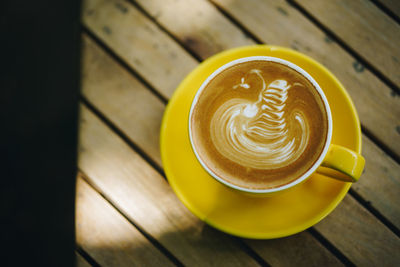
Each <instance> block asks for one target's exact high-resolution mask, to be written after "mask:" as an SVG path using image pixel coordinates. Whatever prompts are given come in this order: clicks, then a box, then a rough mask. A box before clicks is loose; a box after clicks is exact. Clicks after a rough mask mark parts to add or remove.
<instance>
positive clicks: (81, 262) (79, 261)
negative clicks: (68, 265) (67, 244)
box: [75, 252, 92, 267]
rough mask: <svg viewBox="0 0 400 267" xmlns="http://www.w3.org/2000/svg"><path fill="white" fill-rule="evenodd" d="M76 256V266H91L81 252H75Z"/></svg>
mask: <svg viewBox="0 0 400 267" xmlns="http://www.w3.org/2000/svg"><path fill="white" fill-rule="evenodd" d="M75 256H76V267H91V266H92V265H90V264H89V263H88V262H87V261H86V260H85V259H84V258H83V257H82V256H81V255H80V254H79V253H77V252H75Z"/></svg>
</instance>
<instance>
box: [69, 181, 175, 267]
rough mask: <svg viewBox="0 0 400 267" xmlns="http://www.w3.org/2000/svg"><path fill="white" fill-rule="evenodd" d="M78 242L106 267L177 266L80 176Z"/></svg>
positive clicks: (78, 189)
mask: <svg viewBox="0 0 400 267" xmlns="http://www.w3.org/2000/svg"><path fill="white" fill-rule="evenodd" d="M76 195H77V199H76V240H77V243H78V245H79V246H81V247H82V248H83V249H84V250H85V251H86V252H87V253H89V254H90V255H91V257H93V258H94V259H95V260H96V262H97V263H99V264H100V265H104V266H111V265H112V266H161V265H162V266H174V264H172V263H171V261H169V259H168V258H167V257H166V256H164V254H162V253H161V252H160V251H159V250H157V249H156V248H155V247H154V246H153V245H152V244H151V243H150V242H149V241H148V240H147V239H146V238H145V237H144V236H143V235H142V234H141V233H140V232H139V231H138V230H137V229H136V228H135V227H134V226H133V225H132V224H130V223H129V222H128V221H127V220H126V219H125V218H124V217H123V216H122V215H121V214H119V213H118V212H117V211H116V210H115V209H114V208H113V207H112V206H111V205H110V204H109V203H108V202H106V201H105V199H104V198H102V197H101V195H100V194H99V193H97V192H96V191H95V190H94V189H93V188H91V187H90V186H89V185H88V184H87V183H86V182H85V181H84V180H83V178H82V176H81V175H78V179H77V187H76Z"/></svg>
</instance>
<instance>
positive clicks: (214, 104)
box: [189, 60, 328, 189]
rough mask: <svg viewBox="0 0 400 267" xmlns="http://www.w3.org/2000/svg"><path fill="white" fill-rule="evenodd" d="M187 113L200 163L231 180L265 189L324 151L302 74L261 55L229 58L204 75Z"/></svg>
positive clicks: (317, 99)
mask: <svg viewBox="0 0 400 267" xmlns="http://www.w3.org/2000/svg"><path fill="white" fill-rule="evenodd" d="M196 97H197V100H195V101H194V104H193V105H192V110H191V115H190V125H189V126H190V136H191V141H192V147H193V148H194V151H195V153H196V154H197V157H198V159H199V160H200V161H201V163H202V165H203V166H204V167H205V168H206V169H208V170H209V171H210V172H212V174H213V175H215V176H218V177H219V178H220V179H221V180H224V181H226V182H227V183H229V184H233V185H237V186H239V187H242V188H250V189H270V188H277V187H281V186H282V185H285V184H288V183H291V182H293V181H295V180H296V179H298V178H299V177H301V176H302V175H303V174H304V173H306V172H307V171H308V170H309V169H310V168H311V167H312V166H313V165H314V163H315V162H316V161H317V159H318V157H319V156H320V154H321V153H322V151H323V148H324V145H325V142H326V140H327V133H328V118H327V115H326V112H325V107H324V103H323V100H322V98H321V96H320V95H319V93H318V92H317V90H316V88H315V87H314V85H313V84H312V82H310V80H308V79H307V78H306V77H305V76H304V75H302V74H301V73H300V72H299V71H297V70H296V69H293V68H291V67H289V66H288V65H285V64H281V63H278V62H272V61H266V60H254V61H247V62H240V63H238V64H233V65H232V66H229V67H227V68H225V69H223V70H222V71H220V72H218V73H217V74H216V75H214V76H212V78H210V79H209V81H207V83H205V84H204V85H203V87H202V89H201V90H200V91H199V93H198V95H196Z"/></svg>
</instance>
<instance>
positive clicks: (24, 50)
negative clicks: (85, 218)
mask: <svg viewBox="0 0 400 267" xmlns="http://www.w3.org/2000/svg"><path fill="white" fill-rule="evenodd" d="M0 15H1V16H0V26H1V32H2V34H1V45H0V46H1V47H0V48H1V53H2V56H1V63H0V64H1V70H0V88H1V91H0V92H1V93H0V101H1V102H0V107H1V110H0V118H1V130H0V133H1V136H0V148H1V150H0V151H1V161H0V162H1V178H0V183H1V184H0V198H1V199H0V205H1V209H0V214H1V215H0V216H1V226H2V227H1V234H0V237H1V243H2V251H1V252H2V253H1V254H2V257H1V263H0V265H1V266H74V262H75V252H74V248H75V237H74V236H75V229H74V224H75V222H74V219H75V215H74V213H75V211H74V208H75V207H74V201H75V177H76V171H77V167H76V158H77V127H78V125H77V120H78V98H79V73H80V71H79V50H80V47H79V44H80V42H79V40H80V35H79V30H80V28H79V25H80V24H79V18H80V2H79V1H72V0H71V1H50V0H39V1H11V0H9V1H5V2H2V3H1V4H0Z"/></svg>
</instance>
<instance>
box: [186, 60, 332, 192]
mask: <svg viewBox="0 0 400 267" xmlns="http://www.w3.org/2000/svg"><path fill="white" fill-rule="evenodd" d="M249 61H269V62H276V63H280V64H283V65H285V66H287V67H289V68H291V69H293V70H295V71H297V72H298V73H300V74H301V75H303V76H304V77H305V78H306V79H307V80H308V81H310V82H311V84H312V85H313V86H314V88H315V89H316V90H317V92H318V94H319V96H320V97H321V99H322V102H323V103H324V107H325V111H326V115H327V119H328V133H327V137H326V140H325V145H324V148H323V150H322V152H321V154H320V156H319V157H318V159H317V160H316V161H315V163H314V164H313V165H312V166H311V168H309V169H308V170H307V171H306V172H305V173H304V174H303V175H301V176H300V177H299V178H297V179H295V180H294V181H292V182H290V183H287V184H284V185H282V186H279V187H274V188H265V189H251V188H246V187H242V186H238V185H235V184H232V183H230V182H228V181H227V180H225V179H223V178H221V177H219V176H218V175H217V174H215V173H214V172H213V171H212V170H211V169H210V168H208V167H207V165H206V164H205V163H204V162H203V160H202V159H201V157H200V155H199V154H198V153H197V150H196V147H195V145H194V142H193V137H192V119H191V118H192V115H193V110H194V107H195V106H196V104H197V102H198V100H199V97H200V95H201V92H202V91H203V90H204V88H205V87H206V86H207V85H208V83H209V82H210V81H211V80H212V79H214V77H215V76H217V75H218V74H219V73H221V72H222V71H223V70H225V69H227V68H230V67H232V66H234V65H237V64H239V63H243V62H249ZM188 126H189V139H190V144H191V147H192V150H193V152H194V154H195V156H196V158H197V160H198V161H199V163H200V164H201V166H202V167H203V169H205V170H206V171H207V173H208V174H210V175H211V176H212V177H213V178H214V179H216V180H217V181H219V182H220V183H222V184H224V185H226V186H228V187H230V188H233V189H236V190H239V191H242V192H247V193H255V194H266V193H275V192H280V191H284V190H286V189H289V188H291V187H293V186H295V185H297V184H300V183H301V182H303V181H305V180H306V179H307V178H309V177H310V176H311V174H313V173H314V172H315V171H316V169H317V168H318V167H319V166H320V165H321V163H322V161H323V159H324V158H325V155H326V153H327V152H328V148H329V145H330V144H331V139H332V114H331V110H330V107H329V103H328V99H327V98H326V96H325V94H324V92H323V91H322V89H321V87H320V86H319V84H318V83H317V82H316V81H315V80H314V78H313V77H312V76H311V75H310V74H308V73H307V72H306V71H305V70H303V69H302V68H301V67H299V66H297V65H296V64H294V63H292V62H290V61H287V60H284V59H281V58H277V57H269V56H252V57H244V58H239V59H236V60H233V61H230V62H228V63H226V64H224V65H222V66H221V67H219V68H218V69H217V70H215V71H214V72H213V73H212V74H211V75H210V76H208V77H207V79H206V80H205V81H204V82H203V83H202V84H201V86H200V88H199V89H198V90H197V92H196V95H195V97H194V99H193V101H192V104H191V107H190V112H189V123H188Z"/></svg>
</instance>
